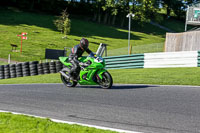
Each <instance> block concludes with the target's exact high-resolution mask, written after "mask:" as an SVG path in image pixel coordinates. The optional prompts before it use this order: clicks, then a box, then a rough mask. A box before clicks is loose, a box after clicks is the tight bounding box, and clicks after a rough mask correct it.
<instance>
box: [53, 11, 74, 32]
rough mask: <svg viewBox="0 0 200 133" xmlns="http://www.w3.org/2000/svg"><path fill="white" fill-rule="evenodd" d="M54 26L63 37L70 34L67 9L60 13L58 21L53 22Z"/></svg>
mask: <svg viewBox="0 0 200 133" xmlns="http://www.w3.org/2000/svg"><path fill="white" fill-rule="evenodd" d="M54 24H55V25H56V27H57V29H58V30H59V31H61V32H62V33H64V34H65V35H68V34H69V33H70V29H71V21H70V19H69V14H68V13H67V9H65V10H63V11H62V13H61V16H59V17H58V19H57V20H55V21H54Z"/></svg>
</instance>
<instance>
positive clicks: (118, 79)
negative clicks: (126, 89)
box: [0, 67, 200, 86]
mask: <svg viewBox="0 0 200 133" xmlns="http://www.w3.org/2000/svg"><path fill="white" fill-rule="evenodd" d="M109 72H110V73H111V75H112V77H113V81H114V84H117V83H120V84H159V85H197V86H199V85H200V82H199V81H200V68H197V67H196V68H195V67H194V68H149V69H121V70H109ZM119 75H120V76H119ZM28 83H61V80H60V74H58V73H57V74H48V75H40V76H30V77H22V78H15V79H3V80H0V84H28Z"/></svg>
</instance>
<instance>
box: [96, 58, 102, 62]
mask: <svg viewBox="0 0 200 133" xmlns="http://www.w3.org/2000/svg"><path fill="white" fill-rule="evenodd" d="M95 62H99V63H102V62H103V58H102V57H97V58H96V59H95Z"/></svg>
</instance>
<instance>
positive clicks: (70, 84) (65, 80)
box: [60, 75, 77, 87]
mask: <svg viewBox="0 0 200 133" xmlns="http://www.w3.org/2000/svg"><path fill="white" fill-rule="evenodd" d="M60 76H61V80H62V82H63V83H64V85H66V86H67V87H75V86H76V85H77V82H75V81H72V80H70V79H68V78H66V77H64V76H62V75H60Z"/></svg>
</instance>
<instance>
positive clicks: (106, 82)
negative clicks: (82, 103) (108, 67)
mask: <svg viewBox="0 0 200 133" xmlns="http://www.w3.org/2000/svg"><path fill="white" fill-rule="evenodd" d="M102 77H103V79H102V80H101V83H100V86H101V87H102V88H104V89H109V88H111V87H112V84H113V79H112V76H111V75H110V73H109V72H104V73H103V74H102Z"/></svg>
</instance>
